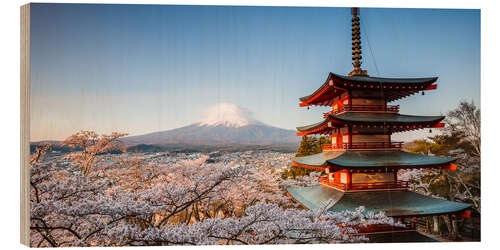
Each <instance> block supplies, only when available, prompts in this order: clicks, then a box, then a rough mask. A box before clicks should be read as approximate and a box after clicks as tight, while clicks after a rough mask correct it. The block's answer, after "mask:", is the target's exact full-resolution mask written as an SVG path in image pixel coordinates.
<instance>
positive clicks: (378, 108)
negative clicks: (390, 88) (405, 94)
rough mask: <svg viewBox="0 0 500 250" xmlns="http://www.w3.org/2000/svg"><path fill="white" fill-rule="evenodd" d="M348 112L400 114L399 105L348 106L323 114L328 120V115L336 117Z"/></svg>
mask: <svg viewBox="0 0 500 250" xmlns="http://www.w3.org/2000/svg"><path fill="white" fill-rule="evenodd" d="M347 111H358V112H388V113H398V112H399V105H346V106H343V107H342V108H339V109H337V110H332V111H330V112H327V113H323V117H324V118H326V117H327V116H328V115H335V114H338V113H342V112H347Z"/></svg>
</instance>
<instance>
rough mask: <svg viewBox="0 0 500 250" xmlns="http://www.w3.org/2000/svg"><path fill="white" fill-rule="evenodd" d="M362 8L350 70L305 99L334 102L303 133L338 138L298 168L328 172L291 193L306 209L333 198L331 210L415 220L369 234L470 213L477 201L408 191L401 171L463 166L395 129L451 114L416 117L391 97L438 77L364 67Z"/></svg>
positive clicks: (427, 125) (430, 85) (423, 87)
mask: <svg viewBox="0 0 500 250" xmlns="http://www.w3.org/2000/svg"><path fill="white" fill-rule="evenodd" d="M358 14H359V9H358V8H353V9H352V15H353V17H352V60H353V63H352V64H353V66H354V69H353V71H352V72H350V73H349V74H348V75H347V76H343V75H338V74H334V73H330V74H329V75H328V78H327V79H326V81H325V82H324V84H323V85H321V87H319V89H317V90H316V91H314V92H313V93H312V94H311V95H308V96H305V97H302V98H300V106H301V107H305V106H314V105H316V106H331V107H332V110H331V111H330V112H327V113H325V114H324V115H323V121H321V122H318V123H315V124H312V125H308V126H303V127H298V128H297V130H298V133H297V135H298V136H304V135H329V136H330V137H331V144H327V145H323V152H321V153H319V154H315V155H310V156H305V157H296V158H294V159H293V163H292V165H293V166H298V167H304V168H308V169H314V170H320V171H324V173H325V175H324V176H322V177H319V182H320V185H317V186H311V187H302V188H289V189H288V194H289V195H290V196H292V197H293V198H294V200H296V201H297V202H299V203H300V204H301V205H303V206H304V207H306V208H308V209H311V210H316V209H319V208H322V207H323V206H325V205H326V204H327V202H328V201H330V200H333V203H332V204H330V205H329V207H328V208H327V210H328V211H331V212H341V211H345V210H354V209H356V208H358V207H359V206H364V207H365V209H366V211H371V212H380V211H383V212H385V214H386V215H387V216H390V217H394V218H397V219H398V220H400V221H403V222H405V223H407V227H405V228H394V227H389V226H387V227H384V226H383V225H379V226H378V227H372V228H369V229H366V230H368V231H366V232H369V233H375V232H395V231H398V230H401V231H408V230H415V223H414V222H415V221H416V219H417V218H418V217H424V216H434V215H442V214H456V215H459V216H468V214H469V212H468V211H467V209H468V208H470V206H471V205H469V204H464V203H458V202H451V201H447V200H443V199H438V198H432V197H428V196H424V195H421V194H418V193H415V192H412V191H409V190H408V182H405V181H400V180H398V175H397V174H398V171H399V170H401V169H444V170H455V169H456V165H454V164H453V163H454V159H453V158H448V157H435V156H427V155H420V154H413V153H409V152H405V151H403V150H402V142H394V141H392V140H391V135H392V134H393V133H398V132H404V131H410V130H417V129H431V128H440V127H443V126H444V123H442V122H441V121H442V120H443V119H444V118H445V117H444V116H414V115H403V114H400V113H399V106H398V105H397V106H394V105H388V103H390V102H392V101H395V100H398V99H401V98H405V97H407V96H410V95H413V94H416V93H419V92H423V91H427V90H434V89H436V87H437V85H436V81H437V79H438V78H437V77H425V78H380V77H370V76H369V75H368V74H367V72H366V70H362V69H361V63H362V62H361V59H362V56H361V37H360V20H359V17H358Z"/></svg>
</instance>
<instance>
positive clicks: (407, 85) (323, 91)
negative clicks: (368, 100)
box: [299, 72, 438, 106]
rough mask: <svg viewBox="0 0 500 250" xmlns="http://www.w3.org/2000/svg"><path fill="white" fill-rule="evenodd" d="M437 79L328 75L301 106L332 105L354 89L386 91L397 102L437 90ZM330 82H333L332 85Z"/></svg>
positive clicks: (304, 98)
mask: <svg viewBox="0 0 500 250" xmlns="http://www.w3.org/2000/svg"><path fill="white" fill-rule="evenodd" d="M437 79H438V78H437V77H422V78H382V77H370V76H343V75H338V74H335V73H331V72H330V74H328V77H327V79H326V81H325V82H324V83H323V85H321V87H319V88H318V89H317V90H316V91H314V92H313V93H312V94H310V95H308V96H304V97H301V98H299V100H300V101H301V102H302V103H301V106H308V105H325V106H329V105H331V104H332V100H333V98H334V97H335V96H337V95H339V94H341V93H342V92H344V91H345V90H352V89H373V90H376V89H381V90H384V94H385V97H386V99H387V101H389V102H390V101H395V100H397V99H400V98H404V97H406V96H409V95H413V94H415V93H418V92H419V91H422V90H431V89H435V88H436V85H432V84H433V83H434V82H436V81H437ZM330 81H332V82H331V83H330ZM338 90H340V91H338Z"/></svg>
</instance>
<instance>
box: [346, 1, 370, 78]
mask: <svg viewBox="0 0 500 250" xmlns="http://www.w3.org/2000/svg"><path fill="white" fill-rule="evenodd" d="M351 13H352V60H353V63H352V66H354V70H353V71H351V73H349V76H367V74H366V70H362V69H361V59H362V58H363V57H362V56H361V32H360V25H359V17H358V14H359V8H352V9H351Z"/></svg>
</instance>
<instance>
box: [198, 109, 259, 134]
mask: <svg viewBox="0 0 500 250" xmlns="http://www.w3.org/2000/svg"><path fill="white" fill-rule="evenodd" d="M256 123H258V122H257V121H256V120H255V119H254V118H253V117H252V112H250V110H248V109H245V108H241V107H239V106H238V105H236V104H232V103H217V104H215V105H214V106H212V107H210V108H208V109H207V110H205V111H204V119H203V120H202V121H201V122H200V123H199V125H200V126H219V125H223V126H226V127H233V128H238V127H243V126H247V125H250V124H256Z"/></svg>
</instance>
